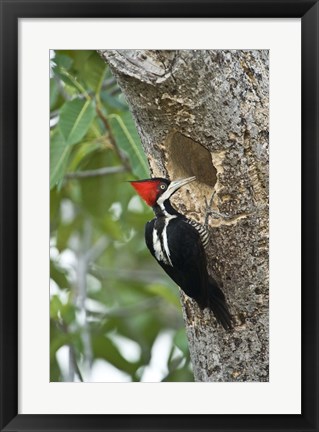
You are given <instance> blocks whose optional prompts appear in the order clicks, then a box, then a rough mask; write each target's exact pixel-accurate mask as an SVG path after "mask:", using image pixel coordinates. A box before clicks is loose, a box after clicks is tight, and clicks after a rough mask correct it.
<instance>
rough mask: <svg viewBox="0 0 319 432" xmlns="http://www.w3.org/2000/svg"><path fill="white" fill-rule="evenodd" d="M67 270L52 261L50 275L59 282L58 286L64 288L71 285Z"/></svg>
mask: <svg viewBox="0 0 319 432" xmlns="http://www.w3.org/2000/svg"><path fill="white" fill-rule="evenodd" d="M66 275H67V272H66V271H65V270H64V269H62V268H60V267H58V266H57V265H56V263H54V262H53V261H50V277H51V278H52V279H53V280H54V282H56V283H57V284H58V286H59V287H60V288H61V289H63V288H67V287H68V286H69V281H68V279H67V277H66Z"/></svg>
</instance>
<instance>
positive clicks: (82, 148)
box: [69, 139, 104, 171]
mask: <svg viewBox="0 0 319 432" xmlns="http://www.w3.org/2000/svg"><path fill="white" fill-rule="evenodd" d="M103 147H104V143H103V141H102V140H96V139H95V140H93V141H88V142H84V143H81V144H78V146H76V147H74V154H73V155H72V157H71V161H70V166H69V169H70V171H75V170H76V169H77V168H78V167H79V166H80V164H81V163H83V161H85V159H86V158H88V157H89V156H91V155H92V153H94V152H95V151H97V150H102V149H103Z"/></svg>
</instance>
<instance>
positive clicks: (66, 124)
mask: <svg viewBox="0 0 319 432" xmlns="http://www.w3.org/2000/svg"><path fill="white" fill-rule="evenodd" d="M94 116H95V110H94V107H93V105H92V102H91V101H90V100H82V99H73V100H72V101H69V102H66V103H65V104H64V105H63V107H62V109H61V113H60V121H59V128H60V131H61V133H62V135H63V137H64V139H65V141H66V144H67V145H72V144H76V143H78V142H79V141H81V139H82V138H83V137H84V135H85V134H86V133H87V131H88V129H89V128H90V126H91V123H92V121H93V119H94Z"/></svg>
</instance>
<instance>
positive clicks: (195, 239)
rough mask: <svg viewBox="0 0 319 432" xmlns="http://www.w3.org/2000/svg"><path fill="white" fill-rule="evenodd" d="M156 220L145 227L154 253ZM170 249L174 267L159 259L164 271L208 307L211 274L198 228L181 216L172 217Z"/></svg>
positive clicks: (148, 244) (150, 247) (168, 233)
mask: <svg viewBox="0 0 319 432" xmlns="http://www.w3.org/2000/svg"><path fill="white" fill-rule="evenodd" d="M154 223H155V219H153V220H152V221H150V222H148V223H147V224H146V227H145V240H146V245H147V247H148V249H149V250H150V252H151V254H152V255H153V256H154V258H155V259H156V256H155V251H154V248H153V241H152V236H153V234H152V233H153V227H154ZM167 238H168V249H169V255H170V260H171V262H172V264H173V266H170V265H169V264H165V263H163V262H161V261H158V260H157V261H158V263H159V264H160V266H161V267H162V268H163V269H164V270H165V272H166V273H167V274H168V275H169V276H170V277H171V278H172V279H173V281H174V282H175V283H176V284H177V285H178V286H179V287H180V288H182V290H183V291H184V292H185V293H186V294H187V295H188V296H189V297H192V298H193V299H195V300H196V301H197V303H198V304H199V305H200V307H202V308H204V307H206V306H207V290H208V273H207V268H206V255H205V251H204V247H203V245H202V242H201V239H200V236H199V234H198V232H197V230H196V229H195V228H194V227H193V226H192V225H190V224H189V223H187V222H186V221H185V220H183V219H180V218H174V219H172V220H171V221H170V222H169V224H168V227H167Z"/></svg>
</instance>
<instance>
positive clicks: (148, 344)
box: [50, 51, 193, 382]
mask: <svg viewBox="0 0 319 432" xmlns="http://www.w3.org/2000/svg"><path fill="white" fill-rule="evenodd" d="M52 54H53V55H52V56H51V57H52V58H51V77H50V108H51V115H50V137H51V142H50V189H51V192H50V234H51V237H50V269H51V287H50V313H51V327H50V328H51V332H50V337H51V345H50V353H51V355H50V359H51V362H50V375H51V376H50V379H51V381H66V380H68V381H79V380H80V381H81V380H83V381H90V380H91V379H92V375H91V373H92V370H94V365H95V364H96V361H97V360H103V361H104V362H106V363H105V364H107V365H112V366H113V367H114V368H116V370H118V371H122V372H124V373H125V374H126V375H123V377H124V378H123V381H125V380H126V381H140V380H143V379H145V376H144V378H143V375H144V373H145V370H147V367H148V366H149V365H150V363H151V362H152V361H154V356H159V357H161V356H162V357H163V358H162V359H161V358H160V359H157V360H163V359H164V360H165V364H164V366H165V367H163V368H162V370H160V371H158V373H159V375H160V376H161V378H160V380H162V381H193V374H192V372H191V366H190V357H189V351H188V346H187V340H186V335H185V329H184V325H183V320H182V314H181V309H180V302H179V295H178V289H177V287H176V286H175V285H174V284H173V283H172V281H171V280H170V279H169V278H168V277H167V276H166V275H165V274H164V272H163V271H162V270H161V269H160V267H159V266H158V265H157V263H156V262H155V260H154V259H153V258H152V257H151V255H150V254H149V252H148V250H147V248H146V246H145V243H144V225H145V223H146V221H147V220H149V219H151V218H152V217H153V214H152V211H151V210H150V209H149V208H147V206H146V205H145V204H144V203H142V202H141V200H140V199H139V198H138V197H137V196H136V195H135V193H134V191H133V189H132V188H131V186H130V184H129V183H127V182H126V181H127V180H129V179H135V178H146V177H149V172H148V165H147V161H146V158H145V155H144V153H143V150H142V147H141V143H140V140H139V137H138V134H137V132H136V129H135V125H134V122H133V120H132V117H131V114H130V112H129V110H128V107H127V104H126V102H125V99H124V98H123V95H122V93H121V91H120V89H119V87H118V85H117V83H116V81H115V79H114V78H113V76H112V75H111V72H110V70H109V68H108V66H107V65H106V64H105V63H104V62H103V61H102V59H101V58H100V57H99V55H98V53H97V52H95V51H55V52H52ZM163 334H164V335H166V336H167V337H166V348H165V350H166V354H165V353H163V352H161V350H160V348H157V349H155V348H154V344H155V343H156V341H158V340H159V339H160V337H161V335H163ZM167 341H168V342H167ZM132 344H133V346H134V347H135V348H134V350H135V351H134V352H135V354H134V355H132V353H131V350H130V349H129V348H128V347H130V346H132ZM63 349H64V352H65V353H67V355H66V356H65V355H64V360H61V356H59V352H60V353H61V352H62V350H63ZM164 354H165V355H164ZM155 360H156V359H155ZM105 370H115V369H105ZM118 379H119V378H118V375H117V378H115V379H113V377H112V373H111V372H108V373H105V377H102V378H101V377H100V380H101V381H106V382H107V381H114V380H118Z"/></svg>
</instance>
